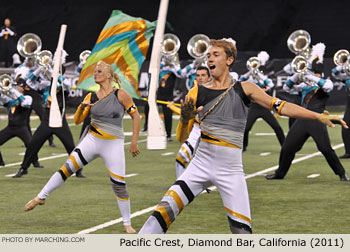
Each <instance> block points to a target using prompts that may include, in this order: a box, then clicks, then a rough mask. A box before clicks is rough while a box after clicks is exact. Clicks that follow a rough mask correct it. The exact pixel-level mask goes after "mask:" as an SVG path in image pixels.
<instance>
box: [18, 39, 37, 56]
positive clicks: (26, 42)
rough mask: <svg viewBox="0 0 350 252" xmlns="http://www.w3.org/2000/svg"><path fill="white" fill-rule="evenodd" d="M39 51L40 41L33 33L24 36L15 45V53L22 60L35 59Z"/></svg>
mask: <svg viewBox="0 0 350 252" xmlns="http://www.w3.org/2000/svg"><path fill="white" fill-rule="evenodd" d="M40 50H41V39H40V38H39V36H38V35H36V34H34V33H26V34H24V35H23V36H22V37H21V38H20V39H19V40H18V43H17V51H18V53H19V54H20V55H21V56H22V57H24V58H30V57H35V55H36V54H37V53H38V52H40Z"/></svg>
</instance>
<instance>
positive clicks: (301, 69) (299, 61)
mask: <svg viewBox="0 0 350 252" xmlns="http://www.w3.org/2000/svg"><path fill="white" fill-rule="evenodd" d="M291 68H292V71H293V72H294V73H299V74H300V78H301V81H302V82H304V83H306V84H307V85H308V86H310V87H312V86H317V83H316V82H314V81H311V80H308V79H306V78H305V75H306V74H312V75H314V74H313V73H312V72H311V71H309V63H308V61H307V60H306V59H305V58H304V57H303V56H300V55H299V56H296V57H295V58H294V59H293V60H292V62H291Z"/></svg>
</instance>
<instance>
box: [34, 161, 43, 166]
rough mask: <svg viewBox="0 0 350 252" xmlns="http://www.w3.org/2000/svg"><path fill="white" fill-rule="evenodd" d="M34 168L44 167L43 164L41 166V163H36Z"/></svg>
mask: <svg viewBox="0 0 350 252" xmlns="http://www.w3.org/2000/svg"><path fill="white" fill-rule="evenodd" d="M33 166H34V167H35V168H44V166H43V165H42V164H40V163H39V161H36V162H34V163H33Z"/></svg>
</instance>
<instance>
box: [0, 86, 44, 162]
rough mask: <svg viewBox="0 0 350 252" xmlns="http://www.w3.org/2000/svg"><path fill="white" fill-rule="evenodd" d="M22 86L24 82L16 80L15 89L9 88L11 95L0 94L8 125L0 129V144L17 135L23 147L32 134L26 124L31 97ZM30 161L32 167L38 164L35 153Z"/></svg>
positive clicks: (0, 160)
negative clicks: (5, 108) (25, 93)
mask: <svg viewBox="0 0 350 252" xmlns="http://www.w3.org/2000/svg"><path fill="white" fill-rule="evenodd" d="M24 86H25V82H24V81H23V80H22V81H20V82H17V89H16V88H15V87H13V88H11V89H10V92H11V97H8V96H6V95H5V94H0V105H3V106H5V107H7V112H8V125H7V127H6V128H4V129H3V130H1V131H0V146H1V145H3V144H4V143H6V142H7V141H8V140H10V139H12V138H13V137H18V138H20V139H21V140H22V141H23V143H24V145H25V147H28V145H29V142H30V140H31V138H32V134H31V132H29V130H28V126H27V125H26V123H27V117H28V116H29V112H30V110H29V108H30V106H31V104H32V97H31V96H29V95H23V91H24ZM32 163H33V165H34V167H35V166H39V165H40V164H39V162H38V156H37V155H36V156H34V158H33V162H32ZM4 165H5V163H4V160H3V158H2V155H1V152H0V166H4Z"/></svg>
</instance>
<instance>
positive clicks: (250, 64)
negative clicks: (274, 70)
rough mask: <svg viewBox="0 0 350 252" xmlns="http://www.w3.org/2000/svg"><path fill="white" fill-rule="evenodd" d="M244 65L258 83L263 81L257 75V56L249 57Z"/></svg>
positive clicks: (258, 60)
mask: <svg viewBox="0 0 350 252" xmlns="http://www.w3.org/2000/svg"><path fill="white" fill-rule="evenodd" d="M246 66H247V68H248V70H249V71H251V72H252V77H253V78H254V79H255V80H257V81H258V82H259V83H263V82H264V81H263V80H262V79H261V78H260V76H259V71H260V70H259V67H260V66H261V60H260V59H259V58H258V57H250V58H249V59H248V60H247V63H246Z"/></svg>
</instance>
